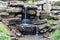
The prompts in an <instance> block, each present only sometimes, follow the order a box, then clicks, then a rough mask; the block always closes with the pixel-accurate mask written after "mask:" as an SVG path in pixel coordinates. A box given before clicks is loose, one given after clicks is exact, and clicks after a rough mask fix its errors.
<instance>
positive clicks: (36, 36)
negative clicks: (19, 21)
mask: <svg viewBox="0 0 60 40" xmlns="http://www.w3.org/2000/svg"><path fill="white" fill-rule="evenodd" d="M24 12H25V13H24V19H23V20H24V23H23V24H24V25H27V17H28V15H27V7H25V9H24ZM38 33H39V32H38V26H37V25H36V35H35V37H34V39H33V40H39V35H38ZM32 38H33V37H31V36H30V37H29V38H28V37H27V39H24V40H31V39H32Z"/></svg>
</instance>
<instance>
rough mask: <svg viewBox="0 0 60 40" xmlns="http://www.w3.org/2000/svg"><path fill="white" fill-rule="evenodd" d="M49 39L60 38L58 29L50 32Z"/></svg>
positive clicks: (59, 39)
mask: <svg viewBox="0 0 60 40" xmlns="http://www.w3.org/2000/svg"><path fill="white" fill-rule="evenodd" d="M50 40H60V30H56V31H55V32H53V33H52V34H51V39H50Z"/></svg>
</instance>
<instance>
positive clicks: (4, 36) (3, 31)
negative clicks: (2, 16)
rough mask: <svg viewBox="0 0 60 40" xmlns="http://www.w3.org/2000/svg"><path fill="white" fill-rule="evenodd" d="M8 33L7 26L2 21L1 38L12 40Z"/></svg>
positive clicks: (0, 24)
mask: <svg viewBox="0 0 60 40" xmlns="http://www.w3.org/2000/svg"><path fill="white" fill-rule="evenodd" d="M8 34H9V33H8V32H7V30H6V26H5V25H3V24H2V23H0V40H11V38H10V36H9V35H8Z"/></svg>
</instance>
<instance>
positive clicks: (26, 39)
mask: <svg viewBox="0 0 60 40" xmlns="http://www.w3.org/2000/svg"><path fill="white" fill-rule="evenodd" d="M19 40H49V39H48V38H43V37H42V36H36V35H25V36H23V37H21V38H19Z"/></svg>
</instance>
